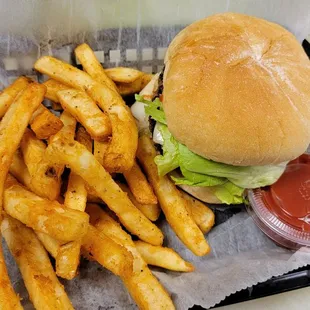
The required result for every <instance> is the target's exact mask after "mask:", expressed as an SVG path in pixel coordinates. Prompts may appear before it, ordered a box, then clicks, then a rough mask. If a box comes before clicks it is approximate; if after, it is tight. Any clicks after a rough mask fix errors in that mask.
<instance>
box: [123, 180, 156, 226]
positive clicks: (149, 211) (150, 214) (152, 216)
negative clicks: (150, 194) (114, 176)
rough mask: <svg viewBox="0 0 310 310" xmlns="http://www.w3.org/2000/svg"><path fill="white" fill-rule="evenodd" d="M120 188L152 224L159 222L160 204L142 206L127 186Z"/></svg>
mask: <svg viewBox="0 0 310 310" xmlns="http://www.w3.org/2000/svg"><path fill="white" fill-rule="evenodd" d="M118 185H119V187H120V188H121V189H122V191H123V192H125V193H127V195H128V198H129V199H130V200H131V202H132V203H133V204H134V205H135V206H136V207H137V208H138V209H139V210H140V211H141V212H142V213H143V214H144V215H145V216H146V217H147V218H148V219H149V220H150V221H152V222H155V221H157V219H158V217H159V215H160V211H161V209H160V207H159V205H158V204H142V203H139V202H138V201H137V200H136V198H135V197H134V195H133V194H132V192H131V191H130V189H129V187H128V186H127V185H126V184H121V183H119V184H118Z"/></svg>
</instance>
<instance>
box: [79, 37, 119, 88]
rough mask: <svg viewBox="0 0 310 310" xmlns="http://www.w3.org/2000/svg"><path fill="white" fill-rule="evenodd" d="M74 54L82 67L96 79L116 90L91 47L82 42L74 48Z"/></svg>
mask: <svg viewBox="0 0 310 310" xmlns="http://www.w3.org/2000/svg"><path fill="white" fill-rule="evenodd" d="M74 52H75V56H76V57H77V58H78V59H79V61H80V62H81V64H82V66H83V69H84V70H85V71H86V72H87V73H88V74H89V75H90V76H91V77H92V78H93V79H94V80H96V81H98V82H99V83H101V84H104V85H107V86H108V87H109V88H110V89H112V90H114V91H117V89H116V86H115V84H114V83H113V81H112V80H111V79H110V78H109V77H108V75H107V74H106V72H105V70H104V69H103V67H102V65H101V64H100V62H99V61H98V59H97V57H96V55H95V54H94V52H93V51H92V49H91V48H90V47H89V46H88V45H87V44H86V43H83V44H81V45H79V46H78V47H77V48H76V49H75V51H74Z"/></svg>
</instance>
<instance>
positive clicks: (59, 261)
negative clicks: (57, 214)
mask: <svg viewBox="0 0 310 310" xmlns="http://www.w3.org/2000/svg"><path fill="white" fill-rule="evenodd" d="M76 140H77V141H79V142H80V143H82V144H83V145H84V146H85V147H86V148H87V149H88V151H90V152H91V150H92V140H91V137H90V135H89V134H88V133H87V132H86V131H85V129H84V128H83V127H79V129H78V131H77V133H76ZM86 202H87V191H86V187H85V183H84V180H83V179H82V178H81V177H80V176H79V175H77V174H75V173H74V172H70V175H69V181H68V187H67V192H66V194H65V202H64V205H65V206H66V207H67V208H70V209H74V210H79V211H82V212H83V211H84V210H85V208H86ZM80 248H81V240H76V241H72V242H68V243H67V244H64V245H62V246H60V248H59V251H58V255H57V257H56V274H57V275H58V276H59V277H62V278H65V279H68V280H71V279H73V278H74V277H75V276H76V274H77V268H78V265H79V263H80Z"/></svg>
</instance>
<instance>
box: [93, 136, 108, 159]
mask: <svg viewBox="0 0 310 310" xmlns="http://www.w3.org/2000/svg"><path fill="white" fill-rule="evenodd" d="M109 144H110V141H96V140H94V156H95V158H96V159H97V160H98V161H99V163H100V164H101V165H103V158H104V155H105V154H106V152H107V150H108V148H109Z"/></svg>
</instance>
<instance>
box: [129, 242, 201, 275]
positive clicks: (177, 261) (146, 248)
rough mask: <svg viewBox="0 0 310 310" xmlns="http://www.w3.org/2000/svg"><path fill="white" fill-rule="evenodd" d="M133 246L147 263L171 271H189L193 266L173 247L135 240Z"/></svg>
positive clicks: (192, 269)
mask: <svg viewBox="0 0 310 310" xmlns="http://www.w3.org/2000/svg"><path fill="white" fill-rule="evenodd" d="M135 246H136V248H137V250H138V251H139V253H140V255H141V256H142V258H143V259H144V260H145V262H146V263H147V264H148V265H153V266H158V267H162V268H165V269H169V270H173V271H183V272H191V271H194V270H195V267H194V266H193V265H192V264H191V263H189V262H187V261H185V260H184V259H183V258H182V257H181V256H180V255H179V254H178V253H176V252H175V251H174V250H173V249H170V248H166V247H161V246H155V245H151V244H149V243H146V242H143V241H135Z"/></svg>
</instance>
